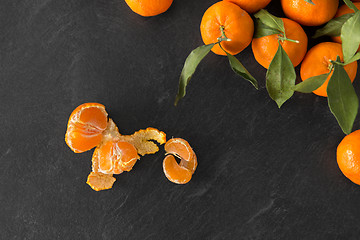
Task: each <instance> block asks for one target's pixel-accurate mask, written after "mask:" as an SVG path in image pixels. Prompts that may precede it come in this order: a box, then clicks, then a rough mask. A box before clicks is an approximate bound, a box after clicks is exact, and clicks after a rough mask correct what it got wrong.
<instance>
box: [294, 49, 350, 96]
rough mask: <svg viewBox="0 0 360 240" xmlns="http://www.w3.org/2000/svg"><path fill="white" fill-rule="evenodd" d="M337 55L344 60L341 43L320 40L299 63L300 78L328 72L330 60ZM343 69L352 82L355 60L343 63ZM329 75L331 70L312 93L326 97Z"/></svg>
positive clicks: (330, 65) (304, 78) (333, 59)
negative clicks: (322, 82)
mask: <svg viewBox="0 0 360 240" xmlns="http://www.w3.org/2000/svg"><path fill="white" fill-rule="evenodd" d="M337 56H339V57H340V60H341V61H344V58H343V53H342V47H341V44H339V43H333V42H322V43H319V44H317V45H315V46H314V47H313V48H311V49H310V50H309V51H308V52H307V54H306V56H305V58H304V60H303V62H302V64H301V68H300V76H301V80H302V81H305V80H306V79H308V78H310V77H314V76H318V75H321V74H325V73H328V72H329V70H330V69H331V68H332V63H331V60H332V61H335V60H336V58H337ZM344 69H345V71H346V72H347V74H348V75H349V78H350V80H351V82H353V81H354V79H355V76H356V71H357V62H356V61H355V62H352V63H349V64H347V65H345V66H344ZM331 76H332V72H331V73H330V75H329V76H328V78H327V79H326V81H325V82H324V84H323V85H321V86H320V87H319V88H318V89H316V90H315V91H313V93H315V94H316V95H319V96H323V97H327V92H326V89H327V85H328V83H329V79H330V78H331Z"/></svg>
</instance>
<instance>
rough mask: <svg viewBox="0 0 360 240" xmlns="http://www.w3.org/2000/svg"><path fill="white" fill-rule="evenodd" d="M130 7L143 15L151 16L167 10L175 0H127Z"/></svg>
mask: <svg viewBox="0 0 360 240" xmlns="http://www.w3.org/2000/svg"><path fill="white" fill-rule="evenodd" d="M125 2H126V4H127V5H128V6H129V7H130V9H131V10H132V11H133V12H135V13H137V14H139V15H141V16H143V17H151V16H156V15H159V14H161V13H163V12H166V11H167V10H168V9H169V7H170V6H171V4H172V2H173V0H125Z"/></svg>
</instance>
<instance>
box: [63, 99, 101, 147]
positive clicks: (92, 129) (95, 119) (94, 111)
mask: <svg viewBox="0 0 360 240" xmlns="http://www.w3.org/2000/svg"><path fill="white" fill-rule="evenodd" d="M106 127H107V113H106V111H105V106H104V105H102V104H99V103H84V104H81V105H80V106H78V107H77V108H76V109H75V110H74V111H73V112H72V113H71V115H70V117H69V121H68V125H67V131H66V134H65V142H66V144H67V145H68V146H69V147H70V149H71V150H73V151H74V152H75V153H81V152H85V151H88V150H90V149H92V148H94V147H96V146H97V145H99V144H100V142H101V139H102V132H103V131H104V130H105V129H106Z"/></svg>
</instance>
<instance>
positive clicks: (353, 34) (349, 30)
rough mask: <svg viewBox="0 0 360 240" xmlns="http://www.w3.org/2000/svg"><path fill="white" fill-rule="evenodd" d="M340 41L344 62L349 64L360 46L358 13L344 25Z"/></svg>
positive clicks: (359, 12)
mask: <svg viewBox="0 0 360 240" xmlns="http://www.w3.org/2000/svg"><path fill="white" fill-rule="evenodd" d="M341 40H342V50H343V54H344V61H345V62H349V60H350V59H351V58H353V56H354V54H355V53H356V51H357V49H358V48H359V45H360V11H357V12H356V13H355V14H354V16H352V17H351V18H349V19H348V20H347V21H346V22H345V23H344V25H343V27H342V29H341Z"/></svg>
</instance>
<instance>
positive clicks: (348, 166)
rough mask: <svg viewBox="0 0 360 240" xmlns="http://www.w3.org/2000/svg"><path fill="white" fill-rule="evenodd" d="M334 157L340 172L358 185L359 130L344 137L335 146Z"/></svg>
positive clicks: (359, 182)
mask: <svg viewBox="0 0 360 240" xmlns="http://www.w3.org/2000/svg"><path fill="white" fill-rule="evenodd" d="M336 158H337V163H338V165H339V168H340V170H341V172H342V173H343V174H344V175H345V176H346V177H347V178H348V179H350V180H351V181H352V182H353V183H356V184H358V185H360V130H357V131H355V132H352V133H350V134H349V135H347V136H346V137H344V139H343V140H342V141H341V142H340V144H339V146H338V148H337V152H336Z"/></svg>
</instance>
